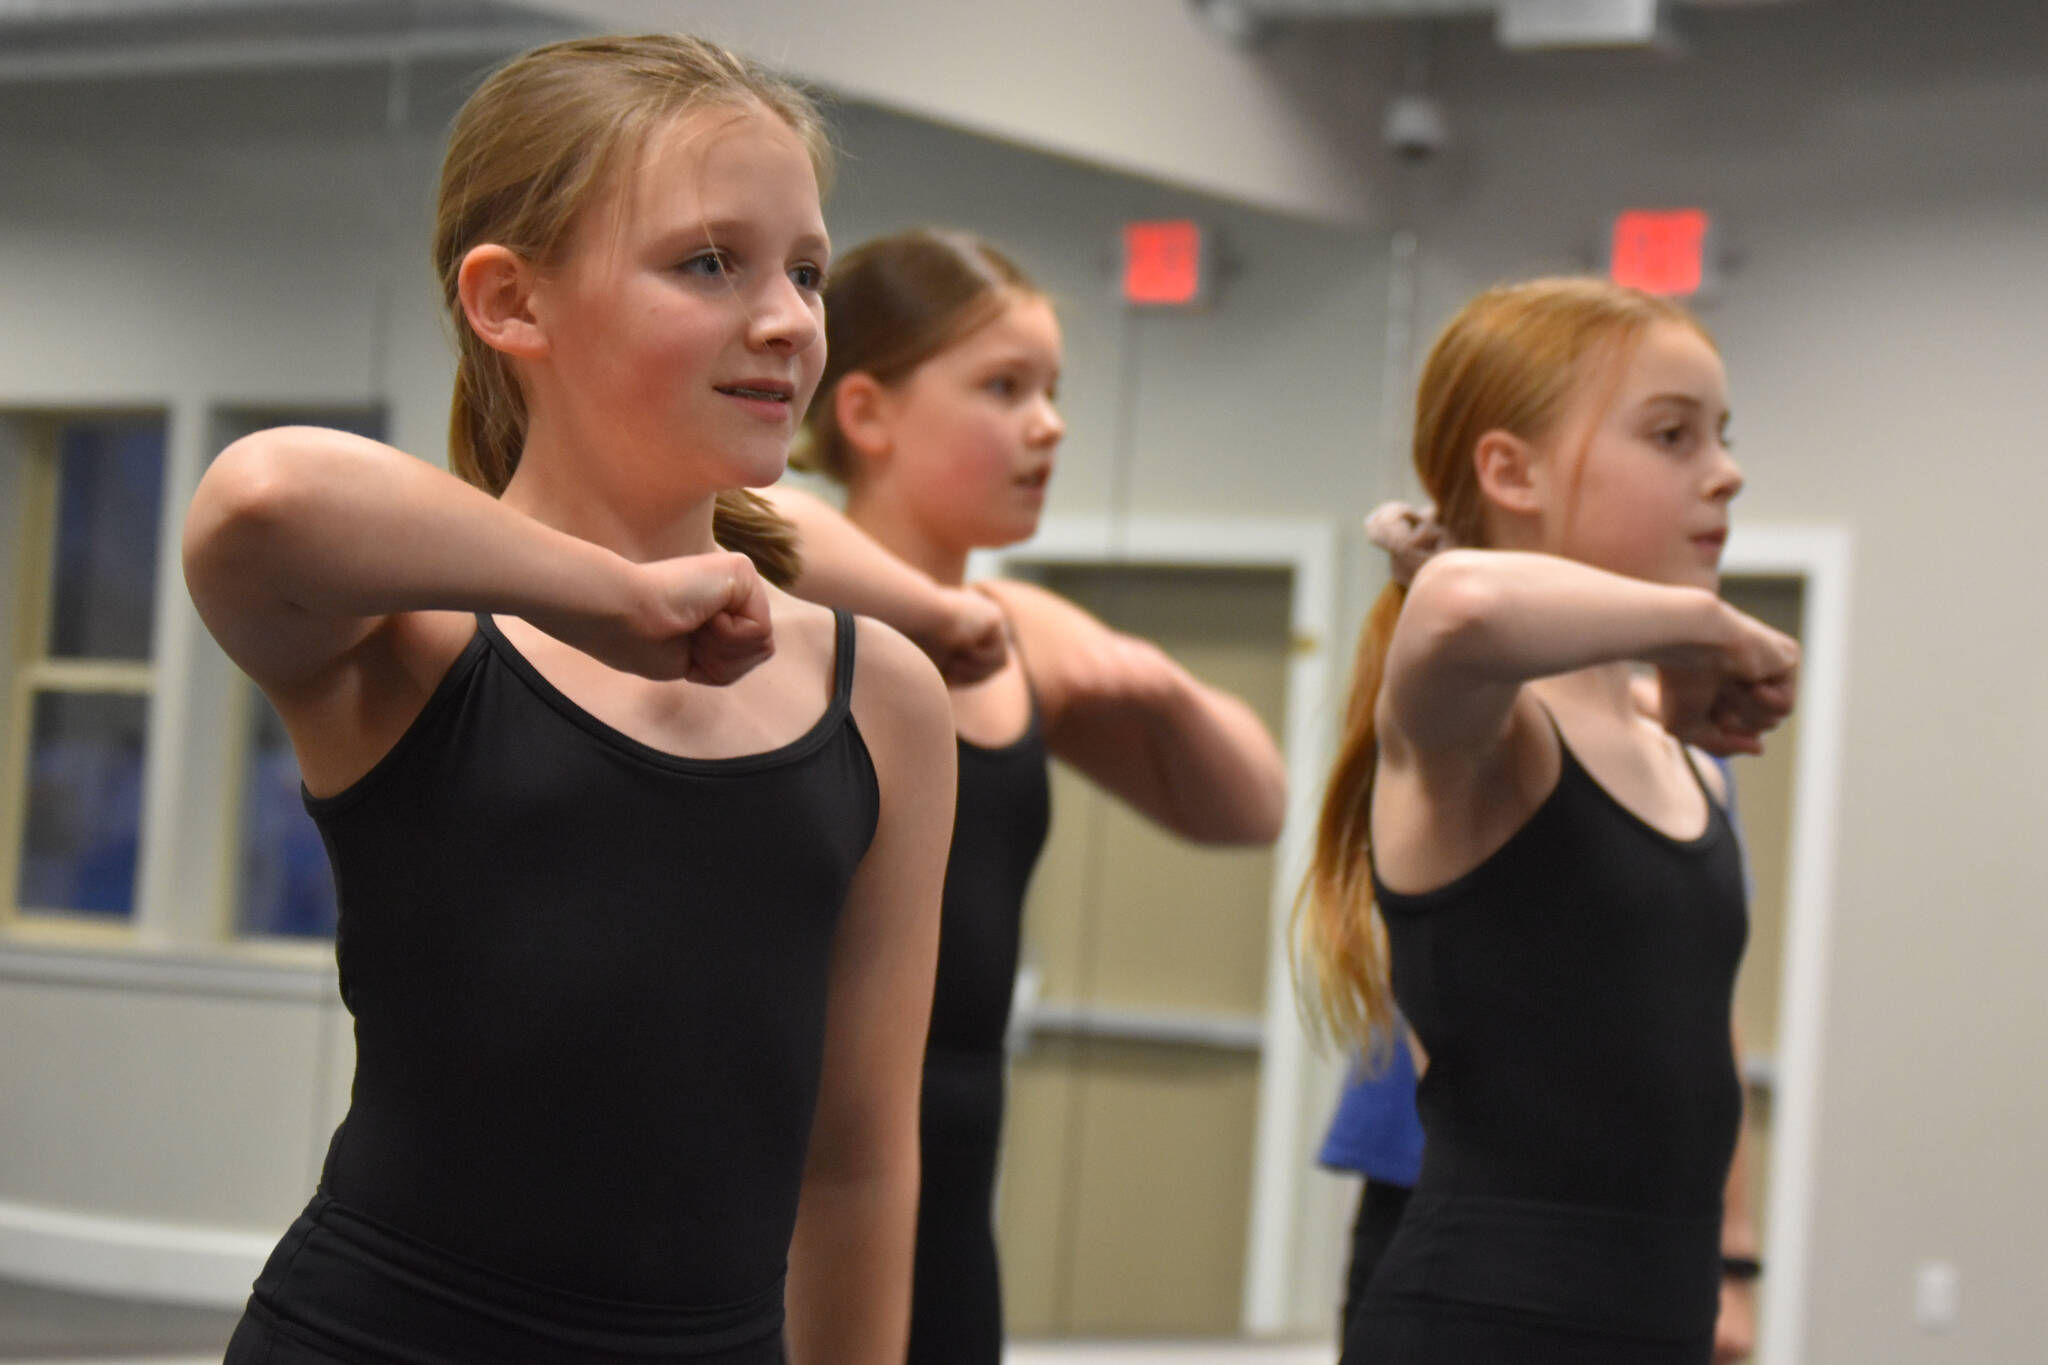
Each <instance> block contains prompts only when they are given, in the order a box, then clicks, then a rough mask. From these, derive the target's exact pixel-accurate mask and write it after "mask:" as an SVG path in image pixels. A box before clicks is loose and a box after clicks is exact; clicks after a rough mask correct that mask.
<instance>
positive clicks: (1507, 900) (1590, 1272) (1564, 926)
mask: <svg viewBox="0 0 2048 1365" xmlns="http://www.w3.org/2000/svg"><path fill="white" fill-rule="evenodd" d="M1558 742H1559V747H1560V749H1561V750H1562V754H1563V759H1562V766H1561V771H1560V772H1559V775H1558V781H1557V787H1556V789H1555V790H1553V791H1552V792H1551V794H1550V795H1549V797H1548V798H1546V799H1545V801H1544V802H1543V804H1542V805H1541V806H1539V807H1538V808H1537V810H1536V813H1535V814H1534V815H1532V816H1531V817H1530V818H1529V820H1528V822H1527V823H1526V824H1525V825H1524V826H1523V827H1522V828H1521V829H1520V830H1518V831H1517V832H1516V833H1515V835H1514V836H1513V837H1512V838H1510V839H1509V840H1508V842H1507V843H1506V844H1505V845H1503V846H1502V847H1501V848H1500V850H1499V851H1498V852H1496V853H1494V854H1493V855H1492V856H1491V857H1490V858H1488V859H1487V860H1486V861H1485V862H1483V863H1481V864H1480V865H1479V866H1478V867H1477V868H1475V869H1474V870H1473V871H1471V872H1469V873H1467V874H1466V875H1464V876H1462V877H1460V878H1458V879H1457V880H1455V881H1453V882H1451V883H1450V884H1449V885H1447V886H1444V887H1442V888H1439V889H1438V890H1435V891H1430V892H1426V893H1423V894H1419V895H1404V894H1401V893H1399V892H1395V891H1390V890H1388V889H1387V888H1386V887H1385V886H1383V885H1381V884H1379V883H1378V881H1377V880H1375V882H1374V892H1375V894H1376V896H1377V897H1378V901H1379V906H1380V909H1381V911H1382V913H1383V915H1384V917H1385V920H1386V925H1387V938H1388V942H1389V945H1390V949H1391V953H1392V968H1393V982H1394V993H1395V996H1396V998H1397V999H1398V1000H1399V1003H1400V1005H1401V1009H1402V1012H1403V1013H1404V1014H1405V1015H1406V1016H1407V1018H1408V1020H1409V1022H1410V1023H1411V1024H1413V1025H1414V1027H1415V1031H1416V1034H1417V1036H1418V1037H1419V1038H1420V1039H1421V1040H1422V1044H1423V1047H1424V1050H1425V1051H1426V1052H1427V1053H1428V1054H1429V1068H1428V1071H1427V1073H1426V1074H1425V1075H1424V1077H1423V1080H1422V1084H1421V1088H1420V1090H1419V1092H1418V1096H1417V1104H1418V1107H1419V1109H1420V1111H1421V1114H1422V1123H1423V1128H1424V1131H1425V1132H1426V1134H1427V1137H1428V1141H1427V1143H1426V1145H1425V1146H1424V1149H1423V1161H1422V1173H1421V1178H1420V1180H1419V1181H1418V1183H1417V1185H1416V1188H1415V1192H1414V1195H1413V1196H1412V1198H1411V1200H1410V1202H1409V1205H1408V1208H1407V1211H1406V1214H1405V1216H1404V1217H1403V1220H1402V1223H1401V1227H1400V1230H1399V1231H1398V1232H1397V1233H1396V1234H1395V1236H1394V1240H1393V1244H1392V1245H1391V1246H1390V1247H1389V1248H1388V1250H1387V1254H1386V1257H1385V1259H1384V1260H1383V1261H1382V1262H1381V1263H1380V1267H1379V1270H1378V1272H1377V1273H1376V1275H1375V1276H1374V1279H1373V1282H1372V1285H1371V1287H1370V1289H1369V1290H1368V1293H1367V1305H1366V1314H1365V1319H1366V1320H1365V1322H1364V1324H1363V1325H1362V1331H1361V1332H1360V1333H1359V1334H1358V1335H1356V1336H1354V1337H1353V1338H1352V1340H1351V1342H1350V1346H1351V1348H1352V1349H1351V1350H1350V1351H1347V1355H1346V1359H1347V1360H1374V1361H1378V1360H1398V1361H1402V1362H1403V1363H1404V1365H1436V1363H1437V1362H1445V1363H1446V1365H1448V1363H1449V1362H1456V1363H1457V1365H1470V1362H1475V1361H1488V1362H1493V1361H1499V1362H1514V1365H1547V1362H1552V1361H1557V1362H1572V1365H1606V1363H1607V1362H1613V1363H1614V1365H1624V1363H1625V1365H1705V1363H1706V1362H1707V1361H1708V1360H1709V1358H1710V1357H1711V1355H1712V1347H1713V1334H1714V1316H1715V1312H1716V1308H1717V1305H1718V1295H1719V1286H1720V1235H1721V1197H1722V1188H1723V1185H1724V1182H1725V1181H1726V1179H1727V1174H1728V1163H1729V1160H1730V1158H1731V1157H1732V1155H1733V1153H1734V1148H1735V1138H1736V1129H1737V1127H1738V1125H1739V1123H1740V1119H1741V1111H1742V1098H1741V1089H1740V1083H1739V1080H1738V1077H1737V1072H1736V1065H1735V1058H1734V1051H1733V1047H1732V1045H1731V1042H1730V1038H1729V1010H1730V1007H1731V1004H1732V996H1733V991H1734V981H1735V970H1736V966H1737V963H1738V961H1739V960H1740V958H1741V955H1742V946H1743V941H1744V938H1745V937H1746V934H1747V918H1746V912H1745V897H1744V893H1743V886H1742V871H1741V862H1740V854H1739V852H1738V851H1737V848H1736V845H1735V840H1734V837H1733V835H1732V833H1731V831H1730V829H1729V825H1728V821H1727V819H1726V817H1725V815H1724V814H1723V813H1722V811H1721V808H1720V805H1719V803H1717V802H1716V801H1714V800H1713V799H1712V797H1711V796H1709V797H1708V801H1707V807H1708V817H1707V827H1706V830H1705V831H1704V832H1703V833H1702V834H1701V835H1700V836H1699V837H1698V838H1696V839H1692V840H1678V839H1673V838H1670V837H1669V836H1667V835H1665V834H1663V833H1661V832H1659V831H1657V830H1656V829H1654V828H1652V827H1651V826H1649V825H1648V824H1646V823H1645V822H1644V821H1643V820H1641V819H1640V818H1638V817H1637V816H1636V815H1634V814H1633V813H1631V812H1630V811H1628V810H1627V809H1626V808H1625V807H1623V806H1622V805H1621V804H1620V803H1619V802H1618V801H1616V800H1615V799H1614V797H1613V796H1612V795H1610V794H1609V793H1608V792H1607V790H1606V789H1605V788H1603V787H1602V786H1601V785H1600V784H1599V783H1598V782H1597V781H1595V780H1594V779H1593V777H1592V776H1591V774H1589V773H1588V772H1587V771H1586V770H1585V769H1584V768H1583V767H1582V766H1580V764H1579V761H1578V759H1577V758H1576V757H1575V756H1574V755H1573V754H1572V751H1571V749H1570V747H1569V746H1568V745H1565V744H1564V741H1563V737H1562V735H1560V736H1559V741H1558ZM1694 777H1695V780H1697V778H1698V773H1697V771H1695V773H1694ZM1701 789H1702V790H1703V791H1704V790H1705V786H1704V783H1702V784H1701Z"/></svg>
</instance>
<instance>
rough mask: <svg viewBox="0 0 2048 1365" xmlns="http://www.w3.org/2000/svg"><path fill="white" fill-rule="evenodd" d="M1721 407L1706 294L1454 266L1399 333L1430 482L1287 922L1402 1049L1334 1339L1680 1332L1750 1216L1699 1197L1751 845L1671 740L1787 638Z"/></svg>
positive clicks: (1606, 1349) (1491, 1352) (1390, 1341)
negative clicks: (1412, 1170)
mask: <svg viewBox="0 0 2048 1365" xmlns="http://www.w3.org/2000/svg"><path fill="white" fill-rule="evenodd" d="M1727 417H1728V404H1727V396H1726V381H1725V379H1724V377H1723V373H1722V366H1721V360H1720V357H1719V355H1718V354H1717V353H1716V352H1715V349H1714V347H1713V345H1712V343H1711V342H1710V341H1709V340H1708V338H1707V336H1706V334H1705V333H1704V331H1702V330H1701V328H1700V326H1699V324H1698V323H1697V322H1695V321H1694V320H1693V319H1692V318H1691V317H1690V316H1689V315H1687V314H1686V313H1685V312H1684V311H1683V310H1681V309H1680V308H1678V307H1677V306H1675V305H1673V304H1670V303H1668V302H1665V301H1661V300H1657V299H1653V298H1651V297H1648V296H1646V295H1641V294H1637V293H1634V292H1631V291H1627V290H1622V289H1618V288H1616V287H1614V286H1611V285H1608V284H1606V283H1604V282H1601V281H1594V280H1543V281H1536V282H1533V283H1529V284H1525V285H1521V286H1515V287H1510V288H1505V289H1500V290H1496V291H1492V292H1489V293H1487V294H1484V295H1481V296H1480V297H1479V298H1478V299H1476V300H1474V301H1473V302H1472V303H1471V304H1470V305H1468V306H1467V308H1466V309H1465V310H1464V311H1463V312H1462V313H1460V314H1459V315H1458V317H1457V318H1456V319H1454V320H1453V321H1452V323H1451V324H1450V326H1449V327H1448V328H1447V329H1446V331H1445V332H1444V334H1443V336H1442V337H1441V338H1440V339H1439V340H1438V342H1437V344H1436V347H1435V348H1434V350H1433V351H1432V352H1431V355H1430V357H1429V361H1428V363H1427V365H1426V367H1425V369H1424V372H1423V377H1422V382H1421V388H1420V392H1419V396H1418V403H1417V421H1416V432H1415V465H1416V471H1417V473H1418V474H1419V475H1420V476H1421V479H1422V483H1423V487H1424V488H1425V489H1426V490H1427V491H1428V493H1429V494H1430V496H1431V498H1433V499H1434V502H1435V509H1436V510H1435V511H1427V510H1426V511H1424V512H1420V513H1417V512H1413V511H1409V510H1407V509H1387V510H1383V512H1382V513H1381V514H1377V515H1376V517H1375V519H1374V522H1375V524H1374V526H1373V530H1374V532H1375V536H1374V538H1375V539H1376V540H1377V541H1379V542H1380V543H1381V544H1383V545H1385V546H1387V547H1388V548H1389V549H1390V550H1391V551H1393V553H1394V560H1395V573H1394V582H1393V583H1392V584H1391V585H1390V586H1389V587H1388V589H1387V591H1386V592H1385V593H1384V594H1383V595H1382V597H1381V599H1380V601H1379V603H1378V604H1377V605H1376V606H1375V608H1374V610H1373V613H1372V616H1371V618H1370V620H1369V621H1368V623H1367V626H1366V630H1365V634H1364V636H1363V638H1362V639H1361V641H1360V645H1359V654H1358V667H1357V673H1356V676H1355V678H1354V683H1353V691H1352V696H1351V700H1350V704H1349V710H1348V714H1347V717H1346V722H1345V733H1344V737H1343V743H1342V746H1341V748H1340V751H1339V757H1338V761H1337V764H1336V768H1335V770H1334V772H1333V773H1332V775H1331V780H1330V788H1329V792H1328V796H1327V798H1326V803H1325V806H1324V808H1323V814H1322V821H1321V825H1320V827H1319V830H1318V839H1317V847H1316V854H1315V861H1314V864H1313V868H1312V871H1311V876H1310V881H1309V885H1308V889H1309V892H1310V895H1309V897H1308V901H1307V910H1306V913H1305V915H1304V916H1303V919H1302V921H1301V927H1302V929H1303V931H1304V937H1305V939H1306V943H1305V947H1306V949H1307V950H1308V955H1309V956H1311V957H1312V958H1313V960H1314V962H1315V965H1316V967H1317V968H1318V971H1319V979H1320V984H1321V989H1322V1004H1323V1006H1324V1007H1325V1010H1326V1012H1327V1014H1328V1015H1329V1017H1330V1019H1331V1021H1332V1022H1333V1024H1335V1025H1336V1026H1337V1028H1339V1029H1340V1030H1341V1031H1343V1032H1345V1033H1346V1034H1348V1035H1349V1036H1351V1037H1352V1038H1354V1039H1359V1040H1363V1039H1364V1038H1367V1037H1369V1036H1371V1033H1372V1031H1373V1030H1374V1029H1375V1028H1378V1029H1381V1030H1384V1029H1385V1027H1386V1025H1387V1023H1388V1021H1389V1019H1390V1003H1391V1002H1390V998H1389V984H1390V983H1389V976H1390V970H1389V969H1390V968H1391V994H1392V996H1393V997H1397V998H1398V1000H1399V1002H1400V1008H1401V1012H1402V1014H1403V1015H1404V1016H1405V1017H1406V1018H1407V1020H1408V1021H1409V1022H1410V1023H1411V1024H1412V1025H1413V1027H1414V1029H1415V1032H1416V1034H1417V1036H1418V1037H1419V1038H1420V1040H1421V1042H1422V1045H1423V1047H1424V1049H1425V1050H1426V1051H1427V1053H1428V1058H1429V1065H1428V1070H1427V1072H1426V1074H1425V1076H1424V1078H1423V1080H1422V1084H1421V1088H1420V1091H1419V1098H1418V1103H1419V1107H1420V1110H1421V1113H1422V1118H1423V1126H1424V1129H1425V1131H1426V1133H1427V1142H1426V1144H1425V1147H1424V1151H1423V1162H1422V1171H1421V1177H1420V1180H1419V1182H1418V1184H1417V1185H1416V1187H1415V1191H1414V1194H1413V1196H1412V1197H1411V1200H1410V1203H1409V1205H1408V1208H1407V1210H1406V1213H1405V1214H1404V1216H1403V1219H1402V1222H1401V1225H1400V1229H1399V1231H1398V1232H1397V1233H1396V1234H1395V1236H1394V1240H1393V1243H1392V1245H1391V1246H1390V1247H1389V1248H1388V1250H1387V1252H1386V1255H1385V1258H1384V1259H1383V1260H1382V1262H1381V1263H1380V1266H1379V1269H1378V1271H1377V1272H1376V1274H1375V1276H1374V1278H1373V1281H1372V1284H1371V1286H1370V1287H1369V1289H1368V1291H1367V1304H1366V1311H1365V1313H1364V1314H1363V1322H1362V1324H1361V1325H1360V1328H1359V1330H1357V1331H1355V1332H1354V1333H1352V1335H1351V1337H1350V1339H1349V1341H1348V1342H1347V1354H1346V1359H1347V1360H1350V1359H1358V1360H1364V1359H1371V1360H1375V1361H1378V1360H1398V1361H1402V1362H1404V1365H1435V1363H1436V1362H1445V1363H1446V1365H1448V1363H1450V1362H1456V1363H1457V1365H1467V1363H1468V1362H1472V1361H1514V1362H1516V1363H1517V1365H1545V1363H1546V1362H1553V1361H1555V1362H1571V1363H1572V1365H1606V1363H1607V1362H1612V1365H1624V1362H1625V1363H1626V1365H1705V1363H1706V1362H1707V1361H1708V1360H1709V1359H1710V1357H1711V1356H1712V1354H1713V1350H1714V1323H1715V1315H1716V1310H1717V1306H1718V1304H1719V1299H1720V1287H1721V1281H1722V1270H1723V1257H1724V1256H1740V1257H1749V1256H1752V1255H1753V1253H1754V1247H1753V1246H1751V1245H1748V1244H1746V1243H1744V1242H1742V1241H1739V1240H1735V1239H1737V1238H1741V1237H1745V1236H1746V1235H1747V1223H1746V1219H1742V1218H1740V1217H1735V1218H1730V1219H1727V1220H1726V1222H1725V1224H1724V1213H1723V1201H1722V1190H1723V1182H1724V1181H1725V1180H1726V1179H1727V1177H1728V1173H1729V1160H1730V1156H1731V1154H1732V1152H1733V1150H1734V1146H1735V1140H1736V1131H1737V1125H1738V1122H1739V1118H1740V1113H1741V1094H1740V1089H1739V1084H1738V1080H1737V1075H1736V1066H1735V1056H1734V1050H1733V1047H1732V1045H1731V1041H1730V1021H1729V1016H1730V1007H1731V1003H1732V993H1733V987H1734V979H1735V969H1736V964H1737V960H1738V958H1739V956H1740V953H1741V949H1742V942H1743V937H1744V934H1745V929H1746V925H1745V919H1744V906H1743V893H1742V884H1741V873H1740V868H1739V864H1738V861H1737V855H1736V851H1735V847H1734V843H1733V840H1732V838H1731V836H1730V834H1729V830H1728V826H1727V821H1726V819H1725V817H1724V816H1723V814H1722V811H1721V807H1720V803H1719V800H1718V796H1717V794H1716V793H1714V792H1713V791H1711V790H1710V787H1711V784H1710V782H1709V781H1708V779H1707V778H1706V776H1705V775H1704V774H1703V773H1702V772H1701V766H1702V765H1700V764H1699V763H1698V762H1696V761H1695V758H1694V756H1693V755H1692V754H1690V753H1689V752H1688V750H1687V747H1686V745H1687V743H1688V742H1690V743H1691V744H1695V745H1698V746H1700V747H1701V748H1704V749H1706V750H1708V751H1710V752H1716V753H1724V754H1726V753H1739V752H1755V751H1757V750H1758V749H1759V748H1760V747H1761V741H1760V739H1759V736H1760V735H1761V734H1762V733H1763V732H1764V731H1766V730H1768V729H1769V728H1770V727H1771V726H1773V725H1775V724H1776V723H1777V722H1778V721H1779V720H1781V719H1782V718H1783V717H1784V716H1785V715H1786V714H1787V713H1788V712H1789V710H1790V709H1791V706H1792V700H1793V691H1794V675H1795V671H1796V667H1797V663H1798V648H1797V646H1796V645H1795V644H1794V643H1793V642H1792V641H1791V640H1789V639H1787V638H1786V637H1784V636H1783V635H1780V634H1779V633H1777V632H1776V631H1773V630H1771V629H1769V628H1768V627H1766V626H1764V625H1762V624H1760V623H1759V622H1757V621H1754V620H1752V619H1750V618H1749V617H1747V616H1744V615H1743V614H1742V613H1740V612H1738V611H1736V610H1735V609H1734V608H1732V607H1730V606H1728V605H1727V604H1725V603H1724V602H1722V601H1721V600H1720V599H1719V597H1718V596H1717V595H1716V587H1717V583H1718V564H1719V560H1720V554H1721V549H1722V546H1723V544H1724V542H1725V540H1726V538H1727V533H1728V504H1729V502H1730V501H1731V500H1732V499H1733V498H1734V496H1735V494H1736V493H1737V491H1738V490H1739V489H1740V488H1741V486H1742V475H1741V472H1740V471H1739V470H1738V469H1737V467H1736V465H1735V462H1734V460H1733V459H1732V458H1730V456H1729V454H1728V448H1727V443H1726V440H1725V437H1724V428H1725V424H1726V421H1727ZM1439 518H1440V519H1439ZM1460 546H1462V547H1467V548H1456V547H1460ZM1482 547H1483V548H1482ZM1639 662H1643V663H1649V664H1653V665H1656V666H1657V667H1658V668H1659V670H1660V673H1661V679H1660V681H1661V693H1662V699H1663V707H1664V724H1663V725H1662V726H1661V727H1660V726H1659V725H1658V724H1657V723H1656V722H1654V721H1652V720H1651V719H1649V718H1648V717H1646V716H1644V715H1643V714H1641V712H1640V711H1639V710H1638V709H1637V706H1636V704H1635V700H1634V698H1633V696H1632V693H1631V670H1632V669H1633V668H1634V666H1635V665H1636V664H1637V663H1639ZM1375 910H1377V913H1375ZM1382 935H1383V936H1384V937H1382Z"/></svg>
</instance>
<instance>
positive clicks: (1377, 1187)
mask: <svg viewBox="0 0 2048 1365" xmlns="http://www.w3.org/2000/svg"><path fill="white" fill-rule="evenodd" d="M1409 1193H1410V1191H1409V1188H1408V1187H1407V1186H1406V1185H1389V1184H1388V1183H1386V1182H1385V1181H1383V1180H1367V1181H1366V1182H1365V1188H1364V1189H1362V1190H1360V1191H1359V1194H1358V1216H1357V1217H1356V1218H1354V1219H1353V1220H1352V1222H1351V1268H1350V1270H1349V1272H1347V1274H1346V1275H1345V1279H1344V1322H1343V1324H1342V1325H1343V1334H1342V1340H1343V1342H1344V1358H1345V1359H1346V1360H1350V1361H1352V1362H1354V1365H1371V1360H1370V1357H1369V1356H1365V1355H1361V1354H1358V1353H1357V1352H1355V1351H1354V1350H1353V1349H1352V1345H1351V1339H1352V1335H1353V1333H1354V1332H1355V1331H1356V1330H1357V1328H1358V1325H1359V1323H1360V1322H1361V1320H1362V1318H1361V1314H1362V1310H1363V1309H1364V1307H1365V1287H1366V1286H1367V1285H1368V1284H1371V1283H1372V1272H1373V1268H1374V1267H1375V1266H1377V1265H1378V1264H1379V1263H1380V1257H1382V1256H1384V1255H1385V1254H1386V1252H1387V1243H1389V1242H1391V1241H1393V1240H1394V1229H1395V1228H1397V1227H1399V1226H1401V1210H1403V1209H1405V1208H1407V1207H1408V1195H1409Z"/></svg>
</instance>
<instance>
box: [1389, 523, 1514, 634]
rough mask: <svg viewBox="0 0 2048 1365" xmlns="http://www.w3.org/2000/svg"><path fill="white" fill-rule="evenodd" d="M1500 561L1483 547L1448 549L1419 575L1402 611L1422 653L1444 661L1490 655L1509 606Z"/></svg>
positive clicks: (1407, 630)
mask: <svg viewBox="0 0 2048 1365" xmlns="http://www.w3.org/2000/svg"><path fill="white" fill-rule="evenodd" d="M1509 596H1510V593H1509V590H1508V585H1507V584H1505V583H1503V582H1502V580H1501V575H1500V569H1499V561H1498V558H1497V557H1494V556H1490V555H1489V554H1488V553H1487V552H1486V551H1484V550H1448V551H1445V552H1444V553H1443V554H1440V555H1437V556H1436V557H1435V558H1433V559H1431V560H1430V561H1429V562H1428V563H1427V564H1425V565H1423V566H1422V569H1421V570H1420V571H1419V572H1418V573H1417V574H1416V575H1415V582H1414V583H1413V584H1412V585H1411V586H1410V587H1409V589H1408V601H1407V603H1406V605H1405V606H1404V607H1403V608H1402V611H1401V629H1402V631H1403V633H1406V634H1410V635H1412V636H1414V637H1416V639H1415V643H1416V645H1417V646H1418V647H1419V648H1418V653H1419V654H1420V655H1422V656H1424V657H1434V658H1439V659H1445V660H1457V659H1472V658H1479V657H1483V656H1484V655H1486V654H1487V653H1488V652H1489V651H1488V645H1489V643H1490V642H1491V641H1492V640H1494V639H1495V638H1496V636H1497V635H1498V633H1499V628H1500V623H1501V621H1502V619H1503V618H1504V617H1505V615H1506V613H1507V612H1508V611H1509V610H1510V603H1509Z"/></svg>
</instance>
